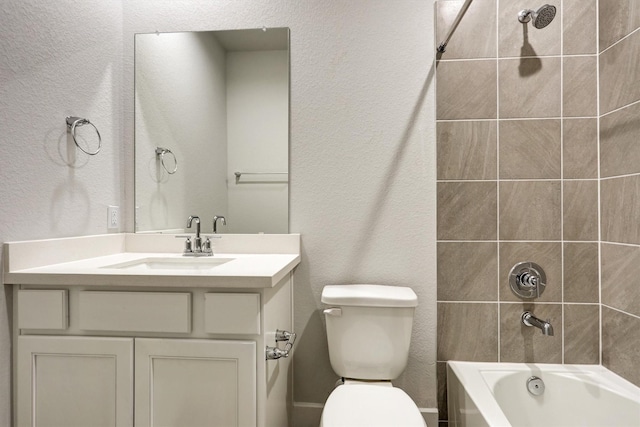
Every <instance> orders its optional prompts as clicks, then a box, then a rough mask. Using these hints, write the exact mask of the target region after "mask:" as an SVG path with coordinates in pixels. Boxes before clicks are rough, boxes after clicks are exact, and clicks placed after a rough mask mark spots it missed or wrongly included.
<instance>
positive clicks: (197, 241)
mask: <svg viewBox="0 0 640 427" xmlns="http://www.w3.org/2000/svg"><path fill="white" fill-rule="evenodd" d="M194 221H195V223H196V237H195V239H194V241H193V243H194V248H193V251H194V252H201V251H202V238H201V237H200V217H197V216H195V215H191V216H189V219H187V228H191V223H192V222H194Z"/></svg>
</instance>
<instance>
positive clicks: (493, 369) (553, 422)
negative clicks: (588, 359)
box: [447, 362, 640, 427]
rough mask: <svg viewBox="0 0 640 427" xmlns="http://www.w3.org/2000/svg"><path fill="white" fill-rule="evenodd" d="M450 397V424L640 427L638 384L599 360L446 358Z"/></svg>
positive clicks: (464, 426) (505, 426) (462, 426)
mask: <svg viewBox="0 0 640 427" xmlns="http://www.w3.org/2000/svg"><path fill="white" fill-rule="evenodd" d="M639 369H640V368H639ZM532 376H536V377H539V378H540V379H542V381H543V382H544V385H545V388H544V393H543V394H542V395H540V396H534V395H532V394H531V393H529V391H528V390H527V380H528V379H529V378H530V377H532ZM447 396H448V401H449V427H468V426H469V427H471V426H473V427H476V426H482V427H484V426H489V427H508V426H514V427H527V426H531V427H573V426H576V427H577V426H579V427H596V426H597V427H605V426H606V427H639V426H640V388H638V387H636V386H634V385H633V384H631V383H630V382H628V381H626V380H625V379H623V378H621V377H619V376H618V375H616V374H614V373H613V372H611V371H609V370H607V369H606V368H604V367H602V366H597V365H552V364H544V363H477V362H448V363H447Z"/></svg>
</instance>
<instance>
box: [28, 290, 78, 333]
mask: <svg viewBox="0 0 640 427" xmlns="http://www.w3.org/2000/svg"><path fill="white" fill-rule="evenodd" d="M67 301H68V298H67V291H66V290H62V289H59V290H58V289H56V290H21V291H18V328H20V329H55V330H60V329H67V325H68V321H67V319H68V308H67V307H68V305H67Z"/></svg>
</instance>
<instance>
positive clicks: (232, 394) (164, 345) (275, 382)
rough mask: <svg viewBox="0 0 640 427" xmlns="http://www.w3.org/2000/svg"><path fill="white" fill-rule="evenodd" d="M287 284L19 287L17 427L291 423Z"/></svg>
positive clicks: (224, 426)
mask: <svg viewBox="0 0 640 427" xmlns="http://www.w3.org/2000/svg"><path fill="white" fill-rule="evenodd" d="M291 282H292V280H291V274H288V275H287V276H286V277H285V278H284V279H282V280H280V282H278V283H277V284H276V285H275V286H273V287H270V288H239V287H237V286H234V287H233V288H220V287H216V288H207V287H191V288H183V287H168V288H164V287H159V288H153V287H151V288H150V287H144V288H142V287H135V286H131V287H122V286H118V287H115V286H87V285H84V286H83V285H73V286H57V285H51V286H45V285H14V286H13V288H14V307H15V309H14V321H15V328H14V332H15V340H14V344H15V345H14V347H15V349H14V357H15V360H14V362H15V363H14V366H15V386H14V387H15V388H14V392H15V396H16V399H15V408H16V411H15V421H16V426H19V427H22V426H65V427H72V426H83V427H85V426H92V427H94V426H136V427H142V426H144V427H147V426H175V427H189V426H193V427H199V426H220V427H227V426H228V427H232V426H260V427H266V426H274V427H283V426H287V425H288V424H289V421H288V420H289V416H288V412H289V404H288V401H287V398H288V397H287V396H290V395H291V391H290V383H291V382H290V378H289V371H290V369H289V363H290V360H289V359H287V358H282V359H278V360H265V347H266V346H276V342H275V332H276V329H282V330H291V327H292V310H291V307H292V283H291ZM282 346H283V344H282V343H281V344H280V347H282Z"/></svg>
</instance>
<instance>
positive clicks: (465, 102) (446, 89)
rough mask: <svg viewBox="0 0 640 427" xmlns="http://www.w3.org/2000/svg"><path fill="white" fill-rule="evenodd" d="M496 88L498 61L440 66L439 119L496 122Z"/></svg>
mask: <svg viewBox="0 0 640 427" xmlns="http://www.w3.org/2000/svg"><path fill="white" fill-rule="evenodd" d="M496 85H497V81H496V62H495V60H486V61H453V62H447V61H440V62H438V64H437V79H436V87H437V89H436V90H437V92H438V99H437V100H436V116H437V118H438V119H440V120H446V119H495V118H496V105H497V104H496Z"/></svg>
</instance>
